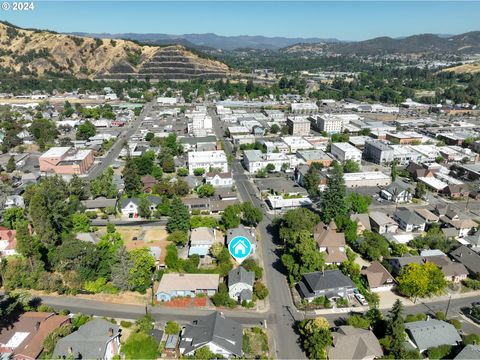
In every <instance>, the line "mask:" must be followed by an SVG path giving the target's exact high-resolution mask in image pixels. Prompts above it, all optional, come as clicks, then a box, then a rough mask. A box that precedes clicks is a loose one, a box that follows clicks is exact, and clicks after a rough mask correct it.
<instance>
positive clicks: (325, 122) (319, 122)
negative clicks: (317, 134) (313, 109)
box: [313, 114, 344, 134]
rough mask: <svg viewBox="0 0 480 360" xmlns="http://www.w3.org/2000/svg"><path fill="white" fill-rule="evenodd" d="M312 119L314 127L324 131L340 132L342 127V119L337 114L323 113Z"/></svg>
mask: <svg viewBox="0 0 480 360" xmlns="http://www.w3.org/2000/svg"><path fill="white" fill-rule="evenodd" d="M313 119H314V122H315V126H316V128H317V129H318V130H320V131H325V132H327V133H329V134H331V133H338V132H341V131H342V129H343V122H344V120H343V119H342V118H341V117H339V116H336V115H330V114H323V115H320V116H317V117H315V118H313Z"/></svg>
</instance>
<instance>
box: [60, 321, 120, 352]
mask: <svg viewBox="0 0 480 360" xmlns="http://www.w3.org/2000/svg"><path fill="white" fill-rule="evenodd" d="M110 329H112V330H113V336H109V331H110ZM119 331H120V327H119V326H118V325H116V324H112V323H111V322H110V321H107V320H104V319H98V318H97V319H93V320H90V321H89V322H87V323H86V324H85V325H82V326H81V327H80V328H79V329H78V330H77V331H75V332H74V333H71V334H70V335H67V336H65V337H64V338H62V339H60V340H59V341H58V343H57V345H56V346H55V350H54V351H53V356H52V358H53V359H57V358H59V357H63V356H67V355H68V353H69V348H72V350H73V354H74V356H77V355H81V358H82V359H103V357H104V355H105V351H106V347H107V342H108V341H109V340H110V339H112V338H114V337H115V336H117V335H118V334H119Z"/></svg>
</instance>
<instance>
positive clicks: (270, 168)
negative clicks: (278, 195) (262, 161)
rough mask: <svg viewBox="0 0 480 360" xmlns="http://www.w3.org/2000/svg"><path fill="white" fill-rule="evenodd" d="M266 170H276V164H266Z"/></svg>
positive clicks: (270, 171)
mask: <svg viewBox="0 0 480 360" xmlns="http://www.w3.org/2000/svg"><path fill="white" fill-rule="evenodd" d="M265 170H266V171H267V172H269V173H272V172H274V171H275V165H273V164H271V163H268V164H267V166H265Z"/></svg>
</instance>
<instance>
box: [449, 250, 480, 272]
mask: <svg viewBox="0 0 480 360" xmlns="http://www.w3.org/2000/svg"><path fill="white" fill-rule="evenodd" d="M449 255H450V257H452V258H453V259H454V260H456V261H458V262H459V263H462V264H463V265H465V267H466V268H467V270H468V271H469V272H470V273H471V274H477V273H480V255H479V254H477V253H476V252H475V251H473V250H472V249H469V248H468V247H466V246H465V245H461V246H460V247H458V248H457V249H455V250H453V251H452V252H450V254H449Z"/></svg>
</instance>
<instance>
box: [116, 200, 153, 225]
mask: <svg viewBox="0 0 480 360" xmlns="http://www.w3.org/2000/svg"><path fill="white" fill-rule="evenodd" d="M147 199H148V201H149V202H150V211H152V212H153V211H155V210H156V208H157V205H159V204H160V203H161V202H162V198H160V197H158V196H147ZM139 205H140V199H139V198H126V199H121V200H120V205H119V206H120V212H121V214H122V216H123V217H125V218H129V219H136V218H138V217H139V213H138V212H139V210H138V208H139Z"/></svg>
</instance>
